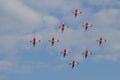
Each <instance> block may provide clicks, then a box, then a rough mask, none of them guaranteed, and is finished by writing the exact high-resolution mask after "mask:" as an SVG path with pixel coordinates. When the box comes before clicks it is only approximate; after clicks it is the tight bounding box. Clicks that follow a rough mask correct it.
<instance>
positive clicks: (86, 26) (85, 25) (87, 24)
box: [83, 21, 92, 31]
mask: <svg viewBox="0 0 120 80" xmlns="http://www.w3.org/2000/svg"><path fill="white" fill-rule="evenodd" d="M83 27H85V31H87V29H88V27H92V24H90V25H89V23H88V21H86V23H85V24H84V25H83Z"/></svg>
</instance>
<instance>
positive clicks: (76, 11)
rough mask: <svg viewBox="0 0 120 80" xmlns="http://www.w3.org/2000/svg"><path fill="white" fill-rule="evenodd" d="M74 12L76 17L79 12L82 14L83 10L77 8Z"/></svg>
mask: <svg viewBox="0 0 120 80" xmlns="http://www.w3.org/2000/svg"><path fill="white" fill-rule="evenodd" d="M72 13H74V16H75V18H76V17H77V16H78V14H82V11H79V10H78V9H77V8H76V9H75V10H74V12H72Z"/></svg>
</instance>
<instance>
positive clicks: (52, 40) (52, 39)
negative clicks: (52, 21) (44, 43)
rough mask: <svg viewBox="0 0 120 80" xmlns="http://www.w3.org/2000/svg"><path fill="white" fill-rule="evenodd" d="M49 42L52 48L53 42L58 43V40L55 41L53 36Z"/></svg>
mask: <svg viewBox="0 0 120 80" xmlns="http://www.w3.org/2000/svg"><path fill="white" fill-rule="evenodd" d="M49 42H51V44H52V46H54V43H55V42H59V40H55V38H54V36H52V38H51V40H49Z"/></svg>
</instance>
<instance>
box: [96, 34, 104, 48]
mask: <svg viewBox="0 0 120 80" xmlns="http://www.w3.org/2000/svg"><path fill="white" fill-rule="evenodd" d="M97 42H98V43H99V46H100V45H101V44H102V43H103V42H106V40H103V38H102V36H101V37H100V39H99V40H97Z"/></svg>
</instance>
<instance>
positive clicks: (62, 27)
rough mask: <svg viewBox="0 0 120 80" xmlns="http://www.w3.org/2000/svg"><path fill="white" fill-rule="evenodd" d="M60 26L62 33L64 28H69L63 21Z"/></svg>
mask: <svg viewBox="0 0 120 80" xmlns="http://www.w3.org/2000/svg"><path fill="white" fill-rule="evenodd" d="M59 28H61V31H62V33H63V32H64V30H65V28H69V26H65V24H64V22H63V23H62V25H61V26H60V27H59Z"/></svg>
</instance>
